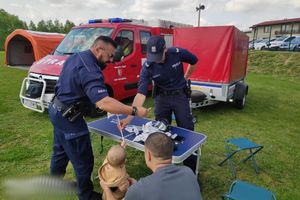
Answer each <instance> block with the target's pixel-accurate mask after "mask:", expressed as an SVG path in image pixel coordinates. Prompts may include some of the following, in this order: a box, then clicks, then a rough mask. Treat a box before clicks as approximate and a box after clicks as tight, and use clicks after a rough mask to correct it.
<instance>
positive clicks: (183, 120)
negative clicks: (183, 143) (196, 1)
mask: <svg viewBox="0 0 300 200" xmlns="http://www.w3.org/2000/svg"><path fill="white" fill-rule="evenodd" d="M172 112H173V113H174V114H175V118H176V124H177V126H178V127H181V128H186V129H189V130H192V131H193V130H194V123H193V117H192V114H191V111H190V104H189V99H188V98H187V96H186V95H184V94H181V95H176V96H175V95H169V96H163V95H158V96H156V97H155V120H161V119H166V120H168V122H169V123H170V124H171V122H172Z"/></svg>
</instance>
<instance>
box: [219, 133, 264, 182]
mask: <svg viewBox="0 0 300 200" xmlns="http://www.w3.org/2000/svg"><path fill="white" fill-rule="evenodd" d="M230 144H231V145H234V146H236V147H237V149H235V150H234V151H232V150H231V149H230V148H229V145H230ZM225 148H226V151H227V158H225V160H223V161H222V162H220V163H219V166H222V165H223V164H224V163H225V162H226V161H227V160H229V164H230V168H231V173H232V176H233V177H235V171H234V167H233V164H232V159H231V158H232V156H234V155H235V154H236V153H237V152H240V151H243V150H249V152H250V155H249V156H248V157H247V158H245V159H244V160H243V162H244V163H245V162H246V161H247V160H249V159H250V158H251V159H252V161H253V167H254V168H255V171H256V173H257V174H258V173H259V170H258V167H257V164H256V160H255V154H257V153H258V152H259V151H260V150H261V149H262V148H263V146H262V145H258V144H256V143H254V142H252V141H250V140H248V139H247V138H233V139H228V140H226V147H225Z"/></svg>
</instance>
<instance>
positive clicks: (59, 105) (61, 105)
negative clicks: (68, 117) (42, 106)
mask: <svg viewBox="0 0 300 200" xmlns="http://www.w3.org/2000/svg"><path fill="white" fill-rule="evenodd" d="M53 104H54V107H55V109H57V110H58V111H60V112H64V111H65V110H66V109H67V108H68V107H69V106H68V105H66V104H64V103H62V102H61V101H60V100H58V98H57V97H54V99H53Z"/></svg>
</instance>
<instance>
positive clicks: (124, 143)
mask: <svg viewBox="0 0 300 200" xmlns="http://www.w3.org/2000/svg"><path fill="white" fill-rule="evenodd" d="M121 147H123V148H124V149H125V147H126V142H125V140H122V142H121Z"/></svg>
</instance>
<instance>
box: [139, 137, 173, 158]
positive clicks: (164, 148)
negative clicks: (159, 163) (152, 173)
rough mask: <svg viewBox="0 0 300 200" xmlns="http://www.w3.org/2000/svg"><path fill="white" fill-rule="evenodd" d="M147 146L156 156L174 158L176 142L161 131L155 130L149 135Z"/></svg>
mask: <svg viewBox="0 0 300 200" xmlns="http://www.w3.org/2000/svg"><path fill="white" fill-rule="evenodd" d="M145 147H146V148H147V149H149V151H151V153H152V154H153V156H154V157H156V158H159V159H162V160H168V159H172V155H173V148H174V143H173V141H172V140H171V138H170V137H168V136H167V135H166V134H164V133H161V132H155V133H152V134H151V135H149V136H148V138H147V139H146V141H145Z"/></svg>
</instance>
